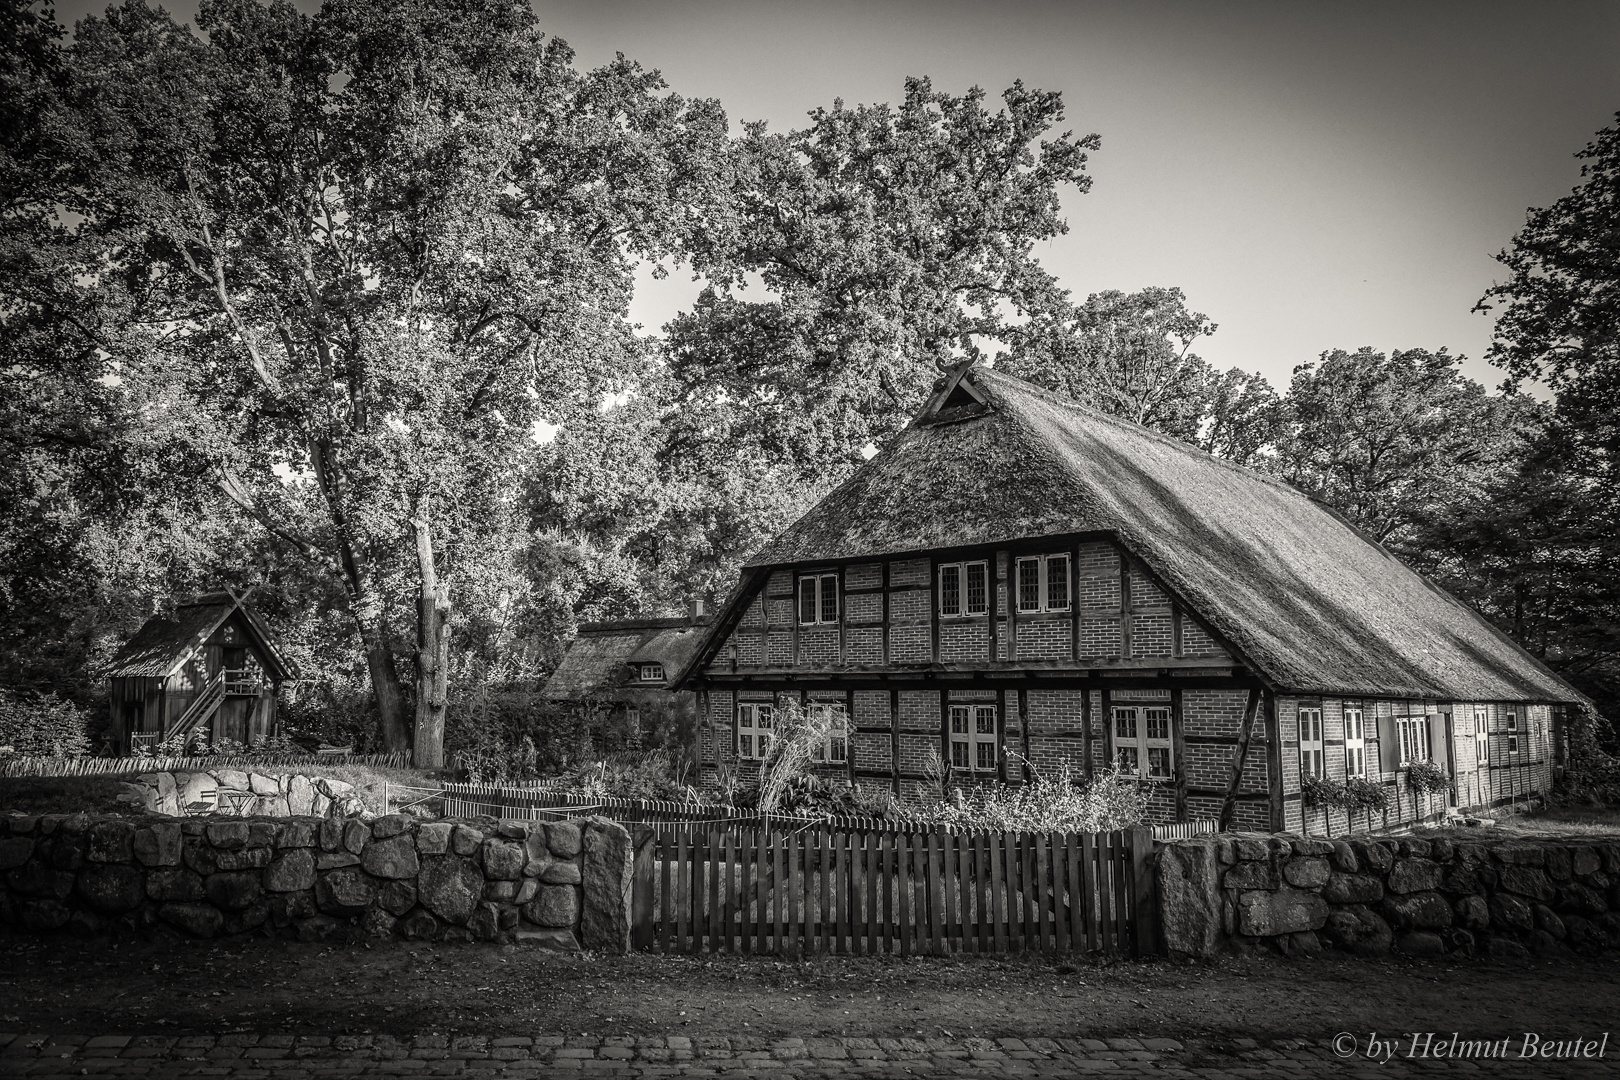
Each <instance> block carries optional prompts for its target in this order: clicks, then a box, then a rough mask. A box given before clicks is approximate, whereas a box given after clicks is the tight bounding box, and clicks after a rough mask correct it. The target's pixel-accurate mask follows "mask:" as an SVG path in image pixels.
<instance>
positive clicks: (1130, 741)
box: [1114, 705, 1172, 780]
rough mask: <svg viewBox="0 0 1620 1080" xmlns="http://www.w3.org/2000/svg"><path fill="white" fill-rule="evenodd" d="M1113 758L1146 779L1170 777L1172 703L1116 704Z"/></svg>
mask: <svg viewBox="0 0 1620 1080" xmlns="http://www.w3.org/2000/svg"><path fill="white" fill-rule="evenodd" d="M1114 759H1115V760H1116V761H1118V762H1119V765H1120V768H1122V769H1124V770H1125V771H1126V772H1128V773H1135V774H1136V775H1137V776H1139V777H1141V778H1142V779H1144V780H1168V779H1170V770H1171V766H1172V762H1171V759H1170V708H1169V706H1167V705H1116V706H1114Z"/></svg>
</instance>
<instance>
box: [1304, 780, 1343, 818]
mask: <svg viewBox="0 0 1620 1080" xmlns="http://www.w3.org/2000/svg"><path fill="white" fill-rule="evenodd" d="M1299 786H1300V791H1301V792H1302V793H1303V794H1304V796H1305V803H1306V805H1307V806H1320V807H1323V808H1324V809H1335V810H1336V809H1342V808H1344V807H1347V806H1349V804H1350V792H1349V791H1348V790H1347V789H1346V787H1345V785H1344V784H1341V783H1339V782H1338V781H1337V780H1324V779H1322V778H1321V777H1317V776H1307V777H1305V779H1303V780H1301V781H1300V785H1299Z"/></svg>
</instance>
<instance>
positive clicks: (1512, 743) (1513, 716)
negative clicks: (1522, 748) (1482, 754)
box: [1505, 709, 1519, 754]
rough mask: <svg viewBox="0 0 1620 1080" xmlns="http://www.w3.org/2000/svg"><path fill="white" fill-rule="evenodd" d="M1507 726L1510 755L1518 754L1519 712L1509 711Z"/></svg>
mask: <svg viewBox="0 0 1620 1080" xmlns="http://www.w3.org/2000/svg"><path fill="white" fill-rule="evenodd" d="M1505 726H1506V728H1507V744H1508V753H1510V754H1517V753H1518V752H1519V710H1517V709H1509V710H1508V711H1507V721H1506V724H1505Z"/></svg>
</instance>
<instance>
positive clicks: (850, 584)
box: [844, 563, 883, 589]
mask: <svg viewBox="0 0 1620 1080" xmlns="http://www.w3.org/2000/svg"><path fill="white" fill-rule="evenodd" d="M882 586H883V564H882V563H861V564H859V565H857V566H851V567H847V568H846V569H845V570H844V588H846V589H877V588H881V587H882Z"/></svg>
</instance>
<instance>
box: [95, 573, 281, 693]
mask: <svg viewBox="0 0 1620 1080" xmlns="http://www.w3.org/2000/svg"><path fill="white" fill-rule="evenodd" d="M232 615H236V616H238V617H239V618H240V619H241V623H242V626H243V628H244V629H245V630H246V632H247V634H248V636H249V637H250V638H251V639H253V643H254V644H255V645H256V646H257V651H258V653H259V655H260V656H261V657H262V658H263V659H264V662H265V666H266V667H267V669H268V671H269V674H270V676H271V678H272V679H273V680H274V681H276V682H280V681H282V680H283V679H288V678H294V677H296V672H295V671H294V670H293V667H292V665H291V663H290V662H289V661H288V660H287V658H286V657H285V656H283V655H282V653H281V649H280V647H279V646H278V645H277V644H276V640H275V636H274V635H273V634H271V632H270V628H269V627H268V626H267V625H265V622H264V620H263V619H261V618H259V615H258V613H257V612H256V611H254V610H253V609H252V608H250V607H248V606H247V605H246V604H244V603H242V602H241V601H240V600H238V599H237V598H236V597H235V596H232V595H231V594H230V593H209V594H208V595H206V596H199V597H197V598H196V599H195V600H192V601H191V602H190V603H187V604H181V605H180V606H179V607H177V608H175V611H174V617H173V618H169V617H168V616H165V615H154V616H152V617H151V618H150V619H147V620H146V622H145V623H144V624H142V626H141V628H140V629H139V630H137V631H136V632H135V636H134V637H132V638H130V639H129V640H128V641H127V642H125V643H124V646H123V648H121V649H119V650H118V653H117V654H116V655H115V656H114V657H113V658H112V660H111V662H109V663H108V665H107V672H106V673H107V675H108V676H109V677H112V678H124V677H137V678H156V679H161V678H166V677H167V676H169V675H173V674H174V673H175V672H176V671H178V670H179V669H180V668H181V666H183V665H184V664H185V662H186V660H187V659H189V658H190V657H191V655H192V653H193V652H194V651H196V650H197V649H198V648H201V647H202V645H203V644H204V643H206V642H207V641H208V639H209V638H211V637H213V635H214V632H215V631H216V630H218V629H219V628H220V627H221V626H222V625H224V623H225V621H226V620H227V619H229V618H231V616H232Z"/></svg>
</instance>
